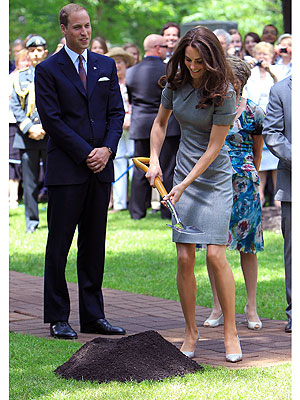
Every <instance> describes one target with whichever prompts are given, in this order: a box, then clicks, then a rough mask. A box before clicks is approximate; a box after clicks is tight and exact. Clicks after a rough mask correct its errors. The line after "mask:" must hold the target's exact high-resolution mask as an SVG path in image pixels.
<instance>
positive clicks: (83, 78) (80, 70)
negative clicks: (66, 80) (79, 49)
mask: <svg viewBox="0 0 300 400" xmlns="http://www.w3.org/2000/svg"><path fill="white" fill-rule="evenodd" d="M78 58H79V66H78V73H79V76H80V79H81V82H82V84H83V87H84V89H85V91H86V92H87V87H86V72H85V69H84V68H83V64H82V60H83V57H82V55H81V54H80V56H79V57H78Z"/></svg>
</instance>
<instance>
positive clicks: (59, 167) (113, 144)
mask: <svg viewBox="0 0 300 400" xmlns="http://www.w3.org/2000/svg"><path fill="white" fill-rule="evenodd" d="M59 20H60V28H61V31H62V33H63V35H64V36H65V38H66V45H65V46H64V48H62V49H61V50H60V51H59V52H58V53H56V54H54V55H53V56H51V57H50V58H49V59H47V60H46V61H44V62H42V63H41V64H39V65H38V68H37V69H36V74H35V85H36V103H37V107H38V112H39V115H40V118H41V121H42V124H43V127H44V129H45V131H46V132H47V133H48V134H49V142H48V147H47V169H46V176H45V184H46V185H47V187H48V196H49V200H48V240H47V247H46V256H45V280H44V322H45V323H50V334H51V335H52V336H54V337H56V338H62V339H74V338H77V333H76V332H75V331H74V330H73V329H72V327H71V326H70V324H69V321H68V319H69V314H70V300H69V293H68V289H67V283H66V279H65V267H66V262H67V256H68V252H69V249H70V246H71V243H72V239H73V236H74V232H75V229H76V227H77V226H78V252H77V274H78V287H79V317H80V328H81V332H84V333H100V334H121V335H123V334H125V330H124V329H123V328H120V327H116V326H112V325H111V324H110V323H109V322H108V321H107V320H106V318H105V314H104V306H103V297H102V278H103V270H104V258H105V234H106V223H107V209H108V203H109V197H110V188H111V182H112V181H113V178H114V177H113V175H114V174H113V161H112V159H113V157H114V155H115V153H116V151H117V145H118V142H119V139H120V137H121V134H122V126H123V120H124V115H125V112H124V108H123V102H122V98H121V94H120V89H119V84H118V77H117V73H116V65H115V62H114V61H113V59H111V58H109V57H105V56H102V55H100V54H96V53H92V52H90V51H88V50H87V49H88V47H89V44H90V39H91V31H92V29H91V24H90V18H89V15H88V12H87V11H86V9H84V8H83V7H81V6H79V5H78V4H73V3H72V4H68V5H66V6H65V7H63V8H62V9H61V11H60V13H59Z"/></svg>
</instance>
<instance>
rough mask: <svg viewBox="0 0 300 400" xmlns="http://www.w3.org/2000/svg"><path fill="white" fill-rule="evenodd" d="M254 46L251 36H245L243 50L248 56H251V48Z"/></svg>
mask: <svg viewBox="0 0 300 400" xmlns="http://www.w3.org/2000/svg"><path fill="white" fill-rule="evenodd" d="M255 45H256V41H255V40H254V39H253V37H252V36H246V38H245V50H246V51H247V52H248V53H249V54H250V56H252V55H253V47H254V46H255Z"/></svg>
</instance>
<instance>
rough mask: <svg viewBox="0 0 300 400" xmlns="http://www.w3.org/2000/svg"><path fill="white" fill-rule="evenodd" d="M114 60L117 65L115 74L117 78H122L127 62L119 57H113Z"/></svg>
mask: <svg viewBox="0 0 300 400" xmlns="http://www.w3.org/2000/svg"><path fill="white" fill-rule="evenodd" d="M115 62H116V66H117V75H118V78H119V79H124V78H125V74H126V67H127V64H126V62H125V60H124V59H123V58H121V57H115Z"/></svg>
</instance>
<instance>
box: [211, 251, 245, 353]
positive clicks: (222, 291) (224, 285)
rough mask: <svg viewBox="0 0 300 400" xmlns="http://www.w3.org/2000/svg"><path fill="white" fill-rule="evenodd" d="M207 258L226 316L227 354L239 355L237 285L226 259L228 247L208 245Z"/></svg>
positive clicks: (225, 338) (225, 339)
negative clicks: (236, 307) (236, 304)
mask: <svg viewBox="0 0 300 400" xmlns="http://www.w3.org/2000/svg"><path fill="white" fill-rule="evenodd" d="M207 258H208V260H209V264H210V265H211V267H212V270H213V275H214V278H215V284H216V289H217V294H218V298H219V301H220V304H221V308H222V311H223V315H224V344H225V350H226V354H239V353H241V347H240V344H239V341H238V337H237V330H236V324H235V284H234V277H233V273H232V271H231V268H230V266H229V264H228V261H227V259H226V246H225V245H224V246H221V245H208V246H207Z"/></svg>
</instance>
